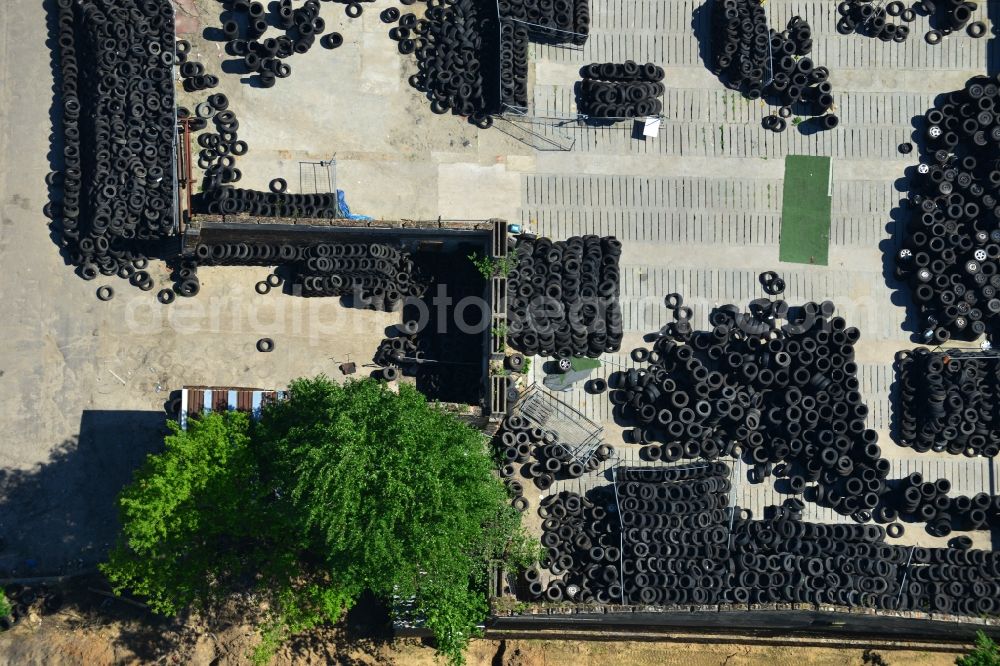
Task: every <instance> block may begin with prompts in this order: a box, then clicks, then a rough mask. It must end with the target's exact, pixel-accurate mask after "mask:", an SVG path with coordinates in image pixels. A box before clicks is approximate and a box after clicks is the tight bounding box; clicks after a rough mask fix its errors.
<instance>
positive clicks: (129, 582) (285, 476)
mask: <svg viewBox="0 0 1000 666" xmlns="http://www.w3.org/2000/svg"><path fill="white" fill-rule="evenodd" d="M119 505H120V511H121V518H122V531H121V535H120V538H119V541H118V543H117V544H116V546H115V548H114V549H113V550H112V552H111V555H110V558H109V562H108V563H107V564H106V565H104V572H105V574H106V575H107V576H108V578H109V580H110V581H111V583H112V584H113V586H114V587H115V589H116V591H118V592H122V591H124V590H130V591H132V592H133V593H135V594H138V595H141V596H142V597H144V598H146V599H147V600H148V602H149V604H150V606H151V607H152V608H153V609H154V610H156V611H158V612H160V613H165V614H176V613H178V612H180V611H182V610H184V609H186V608H189V607H192V606H193V607H199V606H204V605H206V604H208V603H210V602H212V601H215V600H219V599H224V598H225V597H226V596H227V595H229V594H231V593H233V592H245V591H252V592H254V593H255V594H256V595H258V596H259V597H261V598H263V599H265V600H267V601H268V605H269V607H270V608H271V617H270V619H269V621H268V622H267V623H266V624H265V627H264V641H263V642H262V649H261V651H260V653H259V654H258V657H260V659H261V660H264V658H266V657H267V656H268V652H269V651H270V650H273V649H274V648H275V647H276V646H277V645H278V644H279V643H280V642H281V641H282V640H283V639H284V637H286V636H288V635H290V634H292V633H296V632H299V631H302V630H305V629H308V628H309V627H312V626H315V625H316V624H318V623H320V622H323V621H336V620H338V619H339V618H340V617H341V616H342V615H343V613H344V612H345V611H346V610H347V609H348V608H349V607H350V606H351V605H352V604H353V603H354V601H355V600H357V599H358V597H359V596H360V595H361V594H362V592H364V591H365V590H370V591H371V592H372V593H374V594H375V595H376V596H379V597H381V598H382V599H385V600H391V599H393V598H397V599H403V600H411V599H412V600H413V602H414V608H415V610H416V612H417V614H418V615H420V616H422V617H423V619H424V620H425V622H426V625H427V627H428V628H429V629H430V630H431V631H433V633H434V635H435V637H436V639H437V644H438V649H439V651H441V652H442V653H443V654H445V655H446V656H448V657H449V658H450V659H451V660H452V661H454V662H460V661H461V660H462V651H463V649H464V647H465V645H466V644H467V642H468V640H469V638H470V637H471V636H472V635H473V633H474V631H475V627H476V625H477V624H478V623H479V622H481V621H482V620H483V619H484V618H485V616H486V613H487V610H488V607H487V595H486V581H487V575H488V572H489V570H490V569H491V568H492V567H493V566H495V565H497V564H504V565H506V566H513V567H517V566H526V565H527V564H529V563H530V561H531V559H532V558H533V557H534V556H535V554H536V553H537V546H536V545H534V544H533V543H532V542H531V540H530V539H528V538H527V537H526V536H525V534H524V532H523V530H522V529H521V526H520V518H519V514H518V513H517V512H516V511H515V510H514V509H513V508H512V507H511V506H510V504H509V501H508V498H507V494H506V491H505V489H504V486H503V484H502V483H501V482H500V481H499V479H497V478H496V476H495V475H494V474H493V462H492V461H491V459H490V456H489V453H488V449H487V446H486V440H485V438H484V437H483V435H482V434H481V433H479V432H477V431H475V430H474V429H472V428H470V427H468V426H467V425H465V424H463V423H462V422H460V421H459V420H458V419H456V418H455V417H454V416H453V415H451V414H448V413H447V412H445V411H443V410H442V409H440V408H439V407H437V406H435V405H431V404H428V403H427V401H426V400H425V399H424V397H423V396H422V395H421V394H420V393H418V392H417V391H416V390H415V389H413V388H412V387H410V386H407V385H402V386H400V387H399V392H398V393H395V392H393V391H391V390H389V389H388V388H387V387H386V386H385V385H384V384H380V383H378V382H375V381H373V380H360V381H351V382H348V383H346V384H344V385H339V384H336V383H334V382H331V381H330V380H328V379H327V378H325V377H322V376H321V377H318V378H315V379H300V380H297V381H295V382H293V383H292V384H291V386H290V391H289V396H288V398H287V399H286V400H284V401H281V402H278V403H275V404H273V405H270V406H268V407H267V408H266V409H265V410H264V412H263V414H262V415H261V418H260V420H259V422H257V423H253V422H251V421H250V420H249V419H248V418H247V416H246V415H244V414H239V413H222V414H208V415H205V416H203V417H201V418H196V419H191V420H190V421H189V425H188V429H187V430H186V431H185V430H180V429H179V427H177V426H176V424H174V425H173V427H172V434H171V435H169V436H168V437H167V438H166V440H165V450H164V451H163V452H162V453H159V454H156V455H152V456H150V457H149V459H148V460H147V461H146V463H145V465H144V466H143V467H142V468H141V469H140V470H139V471H138V472H137V474H136V477H135V480H134V482H133V483H132V484H131V485H129V486H128V487H126V488H125V489H124V490H123V492H122V494H121V496H120V498H119Z"/></svg>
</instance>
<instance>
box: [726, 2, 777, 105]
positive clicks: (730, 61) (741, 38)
mask: <svg viewBox="0 0 1000 666" xmlns="http://www.w3.org/2000/svg"><path fill="white" fill-rule="evenodd" d="M770 36H771V33H770V30H769V28H768V25H767V14H766V13H765V12H764V7H763V5H762V4H761V3H760V2H759V1H758V0H715V3H714V5H713V12H712V44H713V46H714V47H715V52H714V54H713V58H714V66H715V69H714V72H715V74H716V76H720V77H722V76H724V77H726V79H727V82H728V83H730V84H731V85H732V86H733V87H736V88H741V87H745V88H746V92H747V94H748V95H750V96H751V97H754V98H759V97H761V96H762V95H763V81H764V76H765V75H766V74H767V70H768V68H769V61H770V59H771V53H770V51H769V50H768V41H769V39H770Z"/></svg>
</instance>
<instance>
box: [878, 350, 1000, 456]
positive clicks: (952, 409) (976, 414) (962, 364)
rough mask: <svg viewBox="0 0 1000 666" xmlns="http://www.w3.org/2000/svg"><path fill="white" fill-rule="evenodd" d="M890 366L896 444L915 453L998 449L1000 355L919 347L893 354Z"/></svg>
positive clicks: (981, 453)
mask: <svg viewBox="0 0 1000 666" xmlns="http://www.w3.org/2000/svg"><path fill="white" fill-rule="evenodd" d="M896 372H897V376H898V378H899V394H900V400H899V402H898V403H897V404H898V405H899V410H900V414H899V422H898V424H897V425H898V430H899V436H898V438H897V440H896V441H897V443H898V444H900V445H902V446H909V447H911V448H913V449H914V450H915V451H919V452H921V453H925V452H927V451H932V450H933V451H947V452H948V453H951V454H953V455H959V454H962V455H966V456H970V457H971V456H985V457H988V458H992V457H994V456H996V455H997V454H1000V355H997V354H963V353H962V352H958V351H948V352H931V351H928V350H927V349H925V348H923V347H919V348H917V349H914V350H912V351H909V350H905V351H901V352H898V353H897V354H896Z"/></svg>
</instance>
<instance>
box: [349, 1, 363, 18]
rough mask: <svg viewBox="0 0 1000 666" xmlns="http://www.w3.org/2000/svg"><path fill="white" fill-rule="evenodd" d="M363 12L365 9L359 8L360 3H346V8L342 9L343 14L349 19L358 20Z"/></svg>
mask: <svg viewBox="0 0 1000 666" xmlns="http://www.w3.org/2000/svg"><path fill="white" fill-rule="evenodd" d="M364 11H365V9H364V7H362V6H361V3H360V2H351V3H348V5H347V7H345V8H344V13H345V14H347V16H348V17H349V18H358V17H359V16H361V14H362V13H363V12H364Z"/></svg>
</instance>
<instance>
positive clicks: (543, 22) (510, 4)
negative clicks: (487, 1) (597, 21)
mask: <svg viewBox="0 0 1000 666" xmlns="http://www.w3.org/2000/svg"><path fill="white" fill-rule="evenodd" d="M498 7H499V9H500V16H501V17H509V18H512V19H517V21H519V22H522V25H525V27H527V28H528V30H529V31H530V32H531V35H532V37H534V38H535V39H536V40H538V41H544V42H547V43H553V44H575V45H577V46H583V44H585V43H586V41H587V37H588V36H589V35H590V3H589V1H588V0H500V2H499V4H498Z"/></svg>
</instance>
